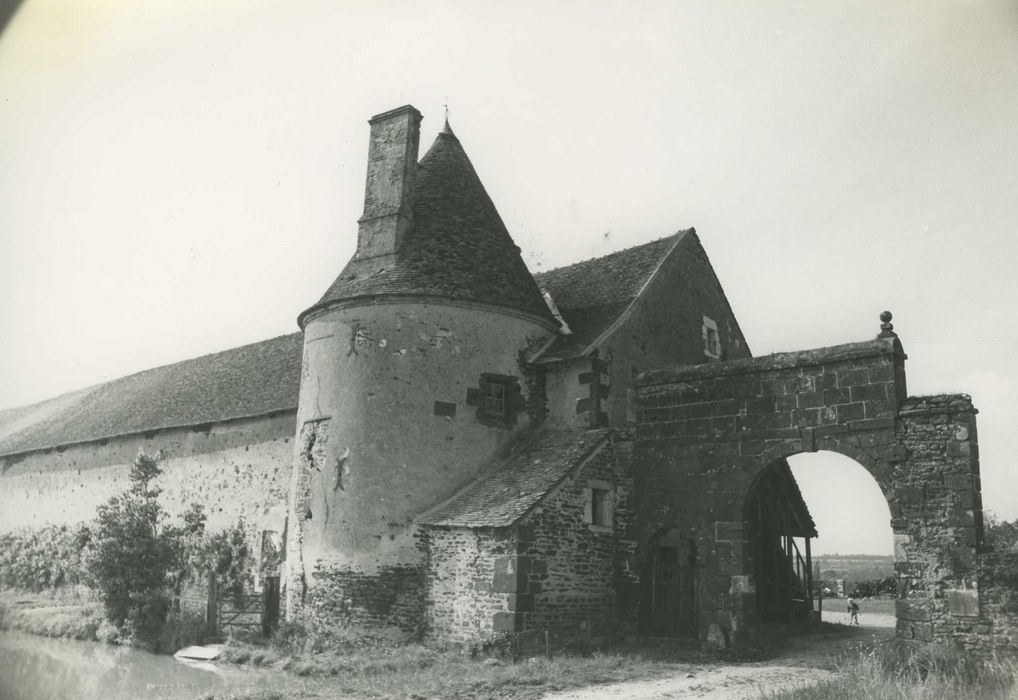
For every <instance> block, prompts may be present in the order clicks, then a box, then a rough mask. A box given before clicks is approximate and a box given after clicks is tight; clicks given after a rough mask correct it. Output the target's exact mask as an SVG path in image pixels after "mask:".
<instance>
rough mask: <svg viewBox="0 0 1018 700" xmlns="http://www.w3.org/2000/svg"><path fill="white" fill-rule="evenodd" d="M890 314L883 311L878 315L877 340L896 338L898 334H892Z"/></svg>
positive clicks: (892, 325)
mask: <svg viewBox="0 0 1018 700" xmlns="http://www.w3.org/2000/svg"><path fill="white" fill-rule="evenodd" d="M891 318H892V316H891V312H890V311H884V312H883V313H881V314H880V335H878V336H877V338H897V337H898V334H897V333H895V332H894V324H893V323H891Z"/></svg>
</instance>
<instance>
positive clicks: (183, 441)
mask: <svg viewBox="0 0 1018 700" xmlns="http://www.w3.org/2000/svg"><path fill="white" fill-rule="evenodd" d="M294 415H295V414H294V413H293V412H285V413H281V414H277V415H273V416H264V417H258V418H250V419H242V420H235V421H229V422H224V423H217V424H213V425H211V426H201V427H200V428H199V429H192V428H177V429H168V430H160V431H155V432H153V433H150V434H148V435H129V436H124V437H118V438H110V439H108V440H104V441H102V442H93V443H84V444H79V445H71V446H68V447H66V448H64V449H53V450H48V451H45V452H35V453H29V454H26V455H19V456H17V457H14V458H8V459H6V461H4V462H3V464H4V470H3V474H2V476H0V531H4V532H6V531H10V530H14V529H18V528H22V527H41V526H44V525H51V524H72V523H78V522H83V521H87V520H90V519H91V518H93V517H94V516H95V509H96V507H97V506H99V505H100V504H102V503H103V502H105V501H106V500H108V499H109V498H110V497H111V496H113V495H115V494H117V493H119V492H121V491H123V490H124V489H126V488H127V486H128V473H129V471H130V467H131V463H132V462H133V460H134V457H135V455H136V454H137V453H138V450H139V449H140V450H144V451H145V452H146V453H149V454H154V453H155V452H157V451H159V450H162V451H163V454H164V461H163V462H162V464H161V468H162V470H163V474H162V475H161V476H160V477H159V479H158V485H159V486H160V487H161V488H162V489H163V493H162V495H161V496H160V503H161V504H162V505H163V506H164V507H165V508H166V510H167V512H168V513H169V514H170V515H171V517H176V516H179V515H180V514H181V513H182V512H183V511H184V510H185V509H186V508H187V507H188V506H189V505H190V504H191V503H201V504H203V505H204V506H205V510H206V513H207V515H208V527H209V528H210V529H212V530H215V529H222V528H225V527H229V526H232V525H233V524H235V523H236V522H237V520H238V518H241V517H243V518H244V520H245V522H246V524H247V529H248V531H249V535H250V538H251V544H252V546H253V548H254V551H256V552H257V551H258V548H259V546H260V532H261V531H262V530H276V531H278V532H282V531H283V527H284V520H285V514H286V510H285V506H286V494H287V490H288V487H289V476H290V465H291V463H292V461H293V431H294Z"/></svg>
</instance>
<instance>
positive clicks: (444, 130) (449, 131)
mask: <svg viewBox="0 0 1018 700" xmlns="http://www.w3.org/2000/svg"><path fill="white" fill-rule="evenodd" d="M442 106H443V107H445V126H443V127H442V131H441V132H440V133H443V134H449V135H450V136H455V134H453V133H452V127H451V126H449V98H448V97H446V98H445V104H443V105H442Z"/></svg>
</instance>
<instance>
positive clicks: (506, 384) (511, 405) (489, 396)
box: [467, 372, 522, 428]
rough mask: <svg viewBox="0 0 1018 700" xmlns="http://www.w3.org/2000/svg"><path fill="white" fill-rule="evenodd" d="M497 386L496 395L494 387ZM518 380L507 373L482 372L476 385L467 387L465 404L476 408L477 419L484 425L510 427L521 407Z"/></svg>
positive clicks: (513, 423) (515, 420)
mask: <svg viewBox="0 0 1018 700" xmlns="http://www.w3.org/2000/svg"><path fill="white" fill-rule="evenodd" d="M496 387H497V390H498V391H497V395H496V393H495V391H494V390H495V388H496ZM520 393H521V392H520V380H519V378H517V377H514V376H511V375H508V374H494V373H492V372H484V373H482V374H481V376H480V379H479V380H478V382H477V386H475V387H471V388H469V389H467V405H468V406H474V407H476V409H477V414H476V415H477V420H478V421H479V422H481V423H482V424H484V425H488V426H492V427H497V428H511V427H512V426H514V425H516V422H517V418H518V414H519V411H520V408H521V403H522V400H521V395H520Z"/></svg>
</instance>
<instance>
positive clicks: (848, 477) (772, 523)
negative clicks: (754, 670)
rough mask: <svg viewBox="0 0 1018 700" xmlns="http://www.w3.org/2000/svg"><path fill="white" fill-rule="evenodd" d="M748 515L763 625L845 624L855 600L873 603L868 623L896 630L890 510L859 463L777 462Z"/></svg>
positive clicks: (807, 457)
mask: <svg viewBox="0 0 1018 700" xmlns="http://www.w3.org/2000/svg"><path fill="white" fill-rule="evenodd" d="M744 517H745V524H744V529H745V533H744V534H745V537H744V539H745V550H744V552H745V563H746V573H747V574H751V575H752V576H753V577H754V581H755V596H756V610H757V612H758V614H759V616H760V618H761V620H763V621H764V622H787V621H795V620H808V619H814V620H815V619H820V618H821V617H822V619H824V620H827V621H836V622H848V621H850V615H849V613H848V607H849V606H848V598H849V597H853V596H855V597H867V598H872V599H873V600H872V602H870V601H869V600H868V601H867V607H868V608H869V610H868V612H870V613H875V614H876V616H868V617H867V620H868V622H871V623H877V624H879V626H893V620H894V617H893V615H894V602H893V596H894V584H893V582H894V559H893V548H894V538H893V534H892V531H891V527H890V511H889V509H888V505H887V501H886V499H885V497H884V494H883V492H882V491H881V488H880V486H879V484H878V483H877V481H876V480H875V479H874V478H873V476H872V475H871V474H870V473H869V472H868V471H867V470H866V469H865V467H863V466H862V465H861V464H859V463H858V462H856V461H855V460H853V459H851V458H849V457H846V456H844V455H841V454H837V453H833V452H817V453H803V454H797V455H794V456H792V457H789V458H788V459H779V460H776V461H775V462H773V463H771V464H769V465H768V466H767V468H765V469H764V470H763V471H762V472H761V473H760V474H759V475H758V476H757V478H756V479H755V481H754V483H753V486H752V487H751V489H750V491H749V493H748V495H747V498H746V504H745V516H744ZM881 583H882V586H881V585H880V584H881ZM842 618H844V619H842Z"/></svg>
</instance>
